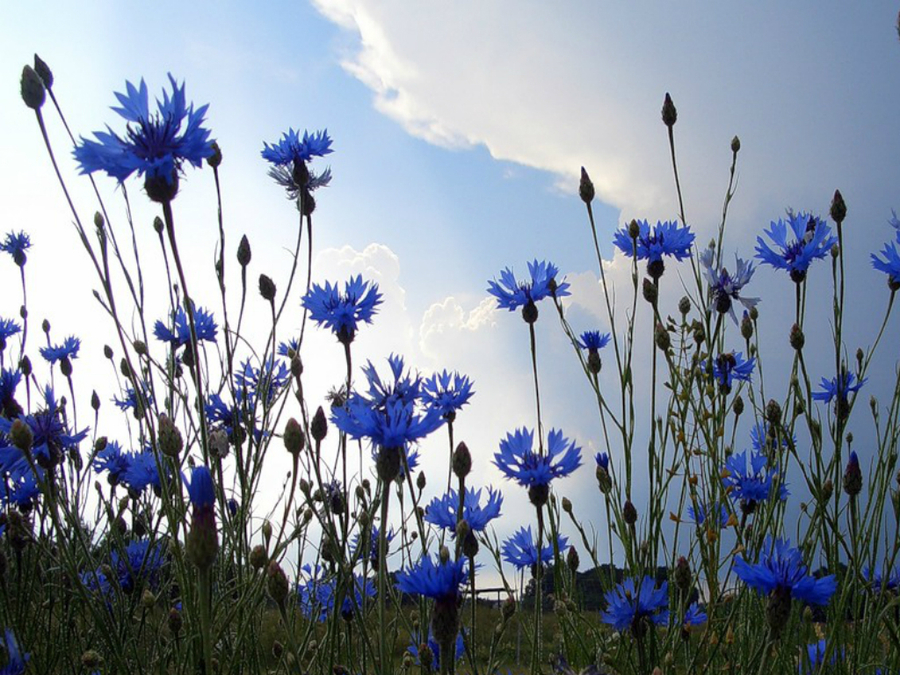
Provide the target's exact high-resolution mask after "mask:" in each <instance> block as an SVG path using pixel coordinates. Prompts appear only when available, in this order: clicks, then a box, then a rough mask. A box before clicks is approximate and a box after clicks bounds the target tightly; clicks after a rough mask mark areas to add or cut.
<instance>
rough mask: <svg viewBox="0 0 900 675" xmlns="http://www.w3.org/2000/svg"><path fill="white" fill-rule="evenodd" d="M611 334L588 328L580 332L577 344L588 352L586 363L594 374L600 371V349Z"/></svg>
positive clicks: (601, 363)
mask: <svg viewBox="0 0 900 675" xmlns="http://www.w3.org/2000/svg"><path fill="white" fill-rule="evenodd" d="M611 339H612V336H611V335H610V334H609V333H601V332H600V331H599V330H588V331H585V332H584V333H582V334H581V337H580V338H579V339H578V341H577V344H578V346H579V347H580V348H581V349H586V350H587V353H588V357H587V365H588V370H590V371H591V372H592V373H593V374H594V375H597V374H598V373H599V372H600V369H601V368H602V367H603V361H602V360H601V359H600V350H601V349H603V348H604V347H605V346H606V345H608V344H609V341H610V340H611Z"/></svg>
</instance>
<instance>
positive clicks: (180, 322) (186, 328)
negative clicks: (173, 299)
mask: <svg viewBox="0 0 900 675" xmlns="http://www.w3.org/2000/svg"><path fill="white" fill-rule="evenodd" d="M193 315H194V329H195V330H196V331H197V342H198V343H199V342H203V341H206V342H215V341H216V331H217V330H218V326H216V322H215V321H214V320H213V316H212V313H211V312H207V311H206V310H204V309H203V308H202V307H197V308H195V309H194V310H193ZM153 334H154V335H155V336H156V338H157V339H158V340H162V341H163V342H170V343H171V344H172V345H174V346H175V347H182V346H184V345H188V344H190V343H191V324H190V321H188V317H187V313H186V312H185V311H184V308H183V307H179V308H178V309H177V310H176V311H175V331H174V332H172V331H171V330H169V328H168V327H167V326H166V325H165V324H164V323H163V322H162V321H157V322H156V324H154V326H153Z"/></svg>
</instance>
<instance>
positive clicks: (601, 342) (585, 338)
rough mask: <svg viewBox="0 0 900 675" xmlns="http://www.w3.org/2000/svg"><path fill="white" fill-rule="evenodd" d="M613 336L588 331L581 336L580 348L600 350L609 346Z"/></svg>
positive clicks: (597, 331) (596, 331)
mask: <svg viewBox="0 0 900 675" xmlns="http://www.w3.org/2000/svg"><path fill="white" fill-rule="evenodd" d="M611 339H612V336H611V335H610V334H609V333H601V332H600V331H599V330H588V331H585V332H584V333H582V334H581V336H580V338H579V340H578V346H579V347H581V348H582V349H587V350H588V351H591V350H594V351H596V350H599V349H603V348H604V347H605V346H606V345H608V344H609V341H610V340H611Z"/></svg>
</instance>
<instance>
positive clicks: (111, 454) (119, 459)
mask: <svg viewBox="0 0 900 675" xmlns="http://www.w3.org/2000/svg"><path fill="white" fill-rule="evenodd" d="M93 465H94V471H96V472H97V473H103V472H104V471H106V472H107V473H108V474H109V476H108V480H109V484H110V485H116V484H118V483H119V481H120V480H121V479H122V476H124V475H125V472H126V471H128V467H129V466H131V456H130V454H129V453H127V452H123V450H122V446H121V445H119V444H118V443H117V442H116V441H109V442H107V444H106V445H105V446H104V448H103V449H102V450H100V451H99V452H98V453H97V454H95V455H94V461H93Z"/></svg>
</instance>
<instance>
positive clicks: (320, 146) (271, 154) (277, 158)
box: [260, 129, 334, 166]
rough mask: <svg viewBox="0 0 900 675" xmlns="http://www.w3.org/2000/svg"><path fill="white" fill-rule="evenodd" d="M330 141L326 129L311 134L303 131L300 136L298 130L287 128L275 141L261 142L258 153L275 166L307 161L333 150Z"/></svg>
mask: <svg viewBox="0 0 900 675" xmlns="http://www.w3.org/2000/svg"><path fill="white" fill-rule="evenodd" d="M331 142H332V141H331V137H330V136H329V135H328V130H327V129H325V130H323V131H316V132H314V133H312V134H310V133H309V132H308V131H304V132H303V137H302V138H301V137H300V134H299V132H297V131H294V130H293V129H288V130H287V131H286V132H285V133H283V134H282V135H281V138H280V139H279V140H278V141H277V142H276V143H273V144H272V145H269V144H268V143H263V149H262V151H261V153H260V154H261V155H262V157H263V159H264V160H266V161H267V162H271V163H272V164H275V165H276V166H284V165H287V164H294V163H295V162H308V161H309V160H311V159H312V158H313V157H324V156H325V155H328V154H330V153H332V152H334V151H333V150H332V149H331Z"/></svg>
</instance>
